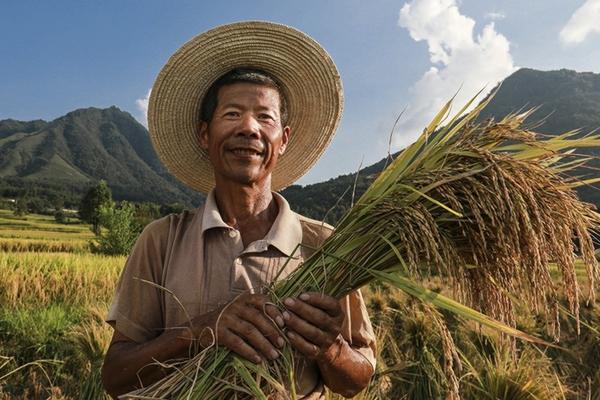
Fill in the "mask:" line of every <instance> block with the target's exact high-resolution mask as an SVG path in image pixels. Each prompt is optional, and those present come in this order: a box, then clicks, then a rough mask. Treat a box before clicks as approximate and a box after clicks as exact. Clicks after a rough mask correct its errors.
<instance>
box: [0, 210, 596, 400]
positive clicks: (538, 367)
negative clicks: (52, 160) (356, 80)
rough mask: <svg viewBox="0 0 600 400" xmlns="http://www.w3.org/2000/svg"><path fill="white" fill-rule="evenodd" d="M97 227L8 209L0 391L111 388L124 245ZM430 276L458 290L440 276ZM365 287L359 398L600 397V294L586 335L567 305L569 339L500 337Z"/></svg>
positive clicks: (21, 394) (3, 395) (3, 221)
mask: <svg viewBox="0 0 600 400" xmlns="http://www.w3.org/2000/svg"><path fill="white" fill-rule="evenodd" d="M92 237H93V235H92V233H91V231H90V229H89V228H88V227H87V226H86V225H83V224H79V223H75V222H72V223H67V224H59V223H56V222H55V221H54V219H53V218H52V217H47V216H37V215H28V216H26V217H19V218H17V217H14V216H13V215H12V212H11V211H4V210H2V211H0V399H14V398H16V399H47V398H51V399H103V398H108V397H107V396H106V395H105V394H104V393H103V391H102V388H101V383H100V375H99V371H100V366H101V363H102V359H103V356H104V353H105V351H106V348H107V346H108V342H109V340H110V337H111V334H112V331H111V328H110V327H108V326H107V325H106V324H105V323H104V322H103V318H104V316H105V314H106V310H107V308H108V305H109V303H110V301H111V297H112V294H113V291H114V288H115V285H116V282H117V279H118V276H119V273H120V271H121V269H122V267H123V264H124V262H125V257H109V256H103V255H99V254H93V253H91V252H90V251H89V247H88V242H89V240H90V239H91V238H92ZM556 273H557V274H558V271H557V272H556ZM577 275H578V278H579V279H580V280H581V283H582V284H583V285H582V286H585V283H586V282H585V279H586V278H585V276H586V274H585V271H584V270H583V268H579V269H578V271H577ZM427 285H428V286H429V287H430V288H432V289H434V290H438V291H443V292H445V293H446V294H449V295H452V290H451V288H450V287H448V283H447V282H445V281H442V280H441V279H435V278H434V279H432V280H430V281H429V282H428V283H427ZM364 293H365V297H366V301H367V303H368V306H369V309H370V315H371V318H372V322H373V324H374V327H375V329H376V332H377V334H378V337H379V342H378V347H379V354H378V360H379V364H378V368H377V373H376V375H375V377H374V379H373V380H372V382H371V384H370V386H369V388H368V389H367V390H366V391H364V392H363V393H361V394H360V395H358V396H357V398H358V399H363V400H364V399H453V398H454V399H456V398H462V399H490V400H492V399H506V400H508V399H510V400H515V399H543V400H550V399H600V373H599V372H598V371H599V370H600V332H599V330H600V312H599V311H598V306H592V305H589V306H587V305H586V304H585V303H582V304H581V314H582V320H581V326H580V334H579V335H578V334H577V324H576V321H575V320H573V318H571V317H570V316H569V315H568V314H567V313H566V312H564V311H561V312H560V314H559V318H560V320H561V328H562V331H561V341H560V342H559V343H558V344H559V345H560V346H563V347H564V348H563V349H561V348H544V347H534V346H532V345H528V344H524V343H520V342H514V341H512V340H508V339H506V338H502V337H499V336H498V335H497V334H495V333H493V332H489V331H488V330H484V329H480V328H479V327H476V326H474V324H472V323H465V322H464V321H461V320H459V319H457V318H456V317H454V316H452V315H449V314H447V313H443V312H438V311H436V310H434V309H432V308H431V307H430V306H426V305H423V304H422V303H421V302H419V301H416V300H413V299H411V298H408V297H407V296H405V295H402V294H400V293H398V292H397V291H395V290H393V289H390V288H388V287H387V286H376V287H375V286H374V287H369V288H365V290H364ZM583 294H584V295H585V294H586V293H585V291H584V293H583ZM582 298H584V299H585V298H586V296H582ZM560 309H561V310H563V309H564V308H562V307H560ZM525 310H527V307H526V305H523V312H522V314H521V315H520V316H519V318H518V327H519V328H520V329H522V330H525V331H527V332H529V333H532V334H534V335H537V336H539V337H542V338H543V339H545V340H547V341H552V337H551V336H550V335H549V334H548V333H547V332H546V328H545V323H546V319H547V318H550V317H547V316H543V315H529V312H528V311H527V312H526V311H525ZM566 349H568V350H566ZM452 396H455V397H452ZM456 396H459V397H456ZM328 399H330V400H331V399H338V397H336V396H335V395H331V394H329V395H328Z"/></svg>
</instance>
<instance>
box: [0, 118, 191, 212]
mask: <svg viewBox="0 0 600 400" xmlns="http://www.w3.org/2000/svg"><path fill="white" fill-rule="evenodd" d="M99 179H105V180H106V181H107V182H108V184H109V186H110V188H111V189H112V192H113V196H114V197H115V198H116V199H119V200H131V201H152V202H156V203H162V204H167V203H174V202H181V203H184V204H186V205H187V206H191V205H192V204H197V203H198V202H199V201H200V197H199V195H198V194H196V193H195V192H193V191H192V190H190V189H187V188H186V187H185V186H184V185H182V184H181V183H179V182H178V181H176V180H175V178H173V177H172V176H171V175H169V174H168V173H167V171H166V170H165V168H164V167H163V166H162V165H161V164H160V162H159V160H158V158H157V156H156V154H155V152H154V149H153V148H152V144H151V142H150V139H149V136H148V132H147V130H146V129H145V128H144V127H143V126H142V125H140V124H139V123H138V122H137V121H136V120H135V119H134V118H133V117H132V116H131V115H130V114H128V113H126V112H123V111H121V110H119V109H118V108H116V107H110V108H107V109H97V108H86V109H80V110H76V111H73V112H70V113H68V114H67V115H65V116H63V117H60V118H57V119H55V120H54V121H51V122H45V121H42V120H36V121H27V122H25V121H15V120H10V119H9V120H3V121H0V190H1V192H0V193H2V194H3V195H4V196H6V197H9V196H18V195H21V194H22V193H24V192H27V193H28V194H29V195H34V196H37V197H44V198H49V199H54V198H58V197H61V196H62V197H63V198H64V199H65V200H67V201H69V200H70V199H72V198H79V197H80V196H81V194H82V193H83V192H84V191H85V190H86V189H87V188H88V187H89V186H90V185H92V184H94V183H95V182H97V181H98V180H99ZM32 191H33V192H34V193H32Z"/></svg>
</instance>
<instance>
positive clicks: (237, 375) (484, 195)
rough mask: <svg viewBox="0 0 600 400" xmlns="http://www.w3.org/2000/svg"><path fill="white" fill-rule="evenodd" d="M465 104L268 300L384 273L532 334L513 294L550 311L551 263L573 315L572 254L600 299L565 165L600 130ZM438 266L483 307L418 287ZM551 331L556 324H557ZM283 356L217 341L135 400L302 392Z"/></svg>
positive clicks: (506, 328) (463, 296) (334, 289)
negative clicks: (245, 356)
mask: <svg viewBox="0 0 600 400" xmlns="http://www.w3.org/2000/svg"><path fill="white" fill-rule="evenodd" d="M472 101H473V100H471V102H472ZM488 101H489V100H488ZM471 102H469V103H468V104H467V105H466V106H465V107H464V108H463V109H462V110H460V111H459V112H458V113H457V115H456V116H455V117H453V118H452V119H450V121H448V122H447V123H446V124H445V125H444V126H441V124H442V122H443V121H444V119H445V118H446V117H447V114H448V112H449V109H450V104H451V103H450V102H449V103H448V104H446V105H445V106H444V107H443V109H442V110H441V111H440V112H439V113H438V114H437V115H436V117H435V118H434V120H433V121H432V122H431V123H430V124H429V126H427V128H426V129H425V130H424V132H423V134H422V135H421V136H420V137H419V139H418V140H417V141H416V142H415V143H413V144H412V145H411V146H409V147H408V148H406V149H405V150H404V151H402V152H401V153H400V154H399V155H398V157H396V159H395V160H393V162H391V163H390V165H389V166H387V168H386V169H385V170H384V171H383V172H382V173H381V174H380V175H379V176H378V177H377V179H376V180H375V181H374V182H373V184H372V185H371V186H370V187H369V188H368V190H367V191H366V192H365V193H364V194H363V195H362V196H361V198H360V199H359V200H358V202H357V203H356V204H355V205H354V206H353V207H352V209H351V210H350V211H349V212H348V213H347V214H346V215H345V217H344V218H343V219H342V220H341V222H340V223H339V225H338V227H337V229H336V231H335V233H334V234H333V235H332V236H331V237H330V238H329V239H328V240H327V241H326V242H325V243H324V244H323V246H322V247H321V248H319V249H316V251H315V253H314V254H313V255H312V256H311V257H310V258H309V259H308V260H306V261H305V262H304V264H303V265H302V266H301V267H300V268H298V269H297V270H296V271H295V272H294V273H292V274H291V275H290V276H289V277H288V278H286V279H285V280H284V281H281V282H276V283H274V284H273V285H272V287H271V288H270V289H271V293H272V294H273V301H274V303H276V304H279V305H281V307H282V308H283V305H282V303H281V302H280V299H285V298H287V297H291V296H297V295H299V294H300V293H303V292H306V291H321V292H323V293H326V294H329V295H331V296H335V297H338V298H340V297H342V296H344V295H346V294H348V293H349V292H350V291H352V290H355V289H357V288H360V287H361V286H363V285H365V284H367V283H369V282H373V281H375V280H381V281H386V282H389V283H391V284H392V285H394V286H396V287H398V288H400V289H402V290H403V291H405V292H406V293H408V294H410V295H413V296H416V297H418V298H421V299H423V300H425V301H427V302H430V303H432V304H434V305H436V306H438V307H442V308H445V309H447V310H450V311H452V312H454V313H456V314H458V315H462V316H464V317H467V318H470V319H473V320H475V321H477V322H479V323H482V324H484V325H487V326H490V327H493V328H495V329H498V330H500V331H501V332H504V333H508V334H510V335H513V336H517V337H521V338H524V339H527V340H531V341H536V339H535V338H533V337H531V336H528V335H526V334H524V333H523V332H520V331H518V330H516V329H514V328H513V327H512V326H514V323H515V317H514V313H513V301H512V298H513V297H519V298H523V299H526V300H527V301H528V303H529V304H531V305H532V307H533V309H534V310H535V311H540V312H541V311H545V312H546V313H547V315H556V311H555V310H556V305H557V294H558V292H559V290H560V289H559V288H558V287H557V286H556V285H555V284H554V282H553V281H552V279H551V275H550V264H551V263H555V264H556V266H557V267H558V269H559V270H560V272H561V275H562V290H564V292H565V294H566V297H567V299H568V303H569V308H570V311H571V312H572V313H573V314H574V315H576V316H577V315H578V311H579V300H580V288H579V286H578V282H577V280H576V279H575V258H576V255H575V253H576V252H577V253H578V255H579V256H580V257H581V259H582V260H583V262H584V263H585V265H586V270H587V275H588V282H589V284H588V286H589V287H588V299H589V300H591V301H593V300H594V287H595V285H596V282H597V278H598V276H599V269H598V265H597V262H596V258H595V257H594V251H593V245H592V238H591V233H590V232H592V231H594V230H595V229H596V228H597V224H598V222H599V221H600V219H599V216H598V214H597V213H596V212H595V211H594V209H593V207H592V206H590V205H588V204H585V203H582V202H581V201H579V200H578V198H577V196H576V194H575V191H574V188H575V187H576V186H578V185H581V184H582V183H583V182H581V181H579V180H574V179H571V178H568V177H567V176H566V175H565V174H564V173H565V172H566V171H569V170H573V169H575V168H578V167H580V166H581V165H582V164H583V163H584V162H585V161H586V160H585V158H582V157H581V156H577V155H575V154H574V153H572V151H573V149H575V148H585V147H599V146H600V138H599V137H598V136H586V137H579V138H578V137H577V136H576V132H568V133H565V134H563V135H559V136H556V137H551V138H548V139H545V140H540V139H539V138H538V137H537V136H536V135H535V134H534V133H533V132H530V131H528V130H526V129H522V128H521V125H522V123H523V121H524V119H525V118H526V117H527V116H528V115H529V113H523V114H514V115H509V116H507V117H505V118H504V119H502V120H501V121H498V122H493V121H489V122H486V123H479V124H478V123H475V117H476V116H477V114H478V112H479V111H480V110H481V109H482V108H483V107H485V105H486V102H483V103H481V104H480V105H479V106H478V107H476V108H475V109H474V110H473V111H471V112H469V113H468V114H466V115H465V116H463V117H460V115H461V114H462V113H463V112H464V111H465V110H466V109H467V108H468V107H469V106H470V104H471ZM588 183H589V182H588ZM434 274H435V275H440V276H443V277H447V278H448V279H449V280H451V281H452V282H453V283H454V285H455V287H456V288H457V293H458V295H459V296H460V300H461V301H462V303H464V304H469V305H471V306H472V307H475V308H477V309H480V310H481V311H482V312H483V313H481V312H478V311H475V310H474V309H472V308H469V307H467V306H465V305H463V304H461V303H459V302H456V301H453V300H451V299H449V298H447V297H444V296H442V295H440V294H438V293H433V292H431V291H428V290H427V289H425V288H423V287H422V286H420V285H419V284H418V283H417V281H418V278H420V277H423V276H428V275H434ZM484 313H485V314H484ZM552 313H554V314H552ZM553 320H554V321H557V320H556V318H553ZM550 327H551V329H553V330H554V331H555V332H556V331H557V328H558V327H557V323H556V322H555V323H554V324H550ZM288 347H289V346H288ZM282 355H283V356H282V357H279V359H278V360H277V361H275V362H270V363H269V364H263V365H254V364H252V363H250V362H246V361H244V360H242V359H240V358H238V357H236V356H233V355H232V354H230V352H229V351H228V350H227V349H225V348H223V347H220V346H214V347H211V348H208V349H205V350H204V351H202V352H201V353H199V354H198V355H197V356H195V357H194V358H193V359H192V360H191V361H188V362H186V363H184V364H179V365H172V367H173V368H174V369H175V370H176V371H177V372H176V373H174V374H172V375H171V376H169V377H167V378H165V379H164V380H162V381H160V382H158V383H156V384H154V385H152V386H150V387H148V388H145V389H142V390H140V391H138V392H136V393H135V394H131V395H130V396H129V397H130V398H146V399H147V398H192V399H206V398H211V399H221V398H223V399H224V398H241V397H244V396H251V397H253V398H259V399H265V400H266V399H267V397H268V396H269V395H270V394H272V393H279V394H280V395H281V396H283V397H285V398H295V397H296V396H295V393H294V390H293V387H294V385H291V387H292V389H291V393H288V392H287V391H286V390H285V388H284V385H286V382H293V381H294V370H293V365H294V364H293V353H292V352H291V351H290V350H289V348H286V349H284V350H283V352H282Z"/></svg>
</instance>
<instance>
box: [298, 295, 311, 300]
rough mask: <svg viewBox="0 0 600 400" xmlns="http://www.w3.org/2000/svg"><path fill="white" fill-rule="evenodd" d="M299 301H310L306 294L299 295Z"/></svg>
mask: <svg viewBox="0 0 600 400" xmlns="http://www.w3.org/2000/svg"><path fill="white" fill-rule="evenodd" d="M300 299H302V300H308V299H310V296H309V295H308V294H306V293H302V294H301V295H300Z"/></svg>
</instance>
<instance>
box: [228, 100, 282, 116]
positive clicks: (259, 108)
mask: <svg viewBox="0 0 600 400" xmlns="http://www.w3.org/2000/svg"><path fill="white" fill-rule="evenodd" d="M218 107H219V108H228V107H233V108H241V109H243V108H245V106H244V105H243V104H240V103H235V102H229V103H225V104H223V105H219V106H218ZM257 110H259V111H271V110H272V109H271V108H269V107H265V106H258V107H257ZM273 110H274V111H276V112H277V114H279V109H278V108H277V107H275V108H274V109H273Z"/></svg>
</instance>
